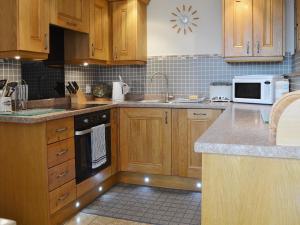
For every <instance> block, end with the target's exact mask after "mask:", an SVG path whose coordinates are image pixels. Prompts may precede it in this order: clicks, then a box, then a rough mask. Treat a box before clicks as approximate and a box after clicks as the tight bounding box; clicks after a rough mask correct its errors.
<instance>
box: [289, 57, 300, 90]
mask: <svg viewBox="0 0 300 225" xmlns="http://www.w3.org/2000/svg"><path fill="white" fill-rule="evenodd" d="M295 71H298V72H300V53H297V54H296V55H295V56H294V63H293V72H295ZM291 90H292V91H295V90H300V77H299V76H298V77H293V78H291Z"/></svg>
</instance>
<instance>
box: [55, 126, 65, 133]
mask: <svg viewBox="0 0 300 225" xmlns="http://www.w3.org/2000/svg"><path fill="white" fill-rule="evenodd" d="M67 130H68V128H67V127H64V128H59V129H56V133H62V132H65V131H67Z"/></svg>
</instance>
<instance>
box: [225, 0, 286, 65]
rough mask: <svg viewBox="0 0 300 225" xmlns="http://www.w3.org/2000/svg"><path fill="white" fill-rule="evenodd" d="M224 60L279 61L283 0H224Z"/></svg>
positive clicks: (282, 43) (281, 47)
mask: <svg viewBox="0 0 300 225" xmlns="http://www.w3.org/2000/svg"><path fill="white" fill-rule="evenodd" d="M223 10H224V29H223V30H224V57H225V61H228V62H234V61H237V62H238V61H282V60H283V55H284V32H285V31H284V27H285V25H284V1H283V0H265V1H261V0H238V1H237V0H224V1H223Z"/></svg>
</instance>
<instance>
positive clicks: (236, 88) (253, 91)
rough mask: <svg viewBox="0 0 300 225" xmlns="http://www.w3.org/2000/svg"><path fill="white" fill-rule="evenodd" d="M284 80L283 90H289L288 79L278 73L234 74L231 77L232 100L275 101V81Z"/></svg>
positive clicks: (269, 102)
mask: <svg viewBox="0 0 300 225" xmlns="http://www.w3.org/2000/svg"><path fill="white" fill-rule="evenodd" d="M279 81H280V82H286V84H287V85H284V87H285V90H284V91H283V90H282V85H281V90H280V93H282V94H284V93H287V92H289V81H288V80H286V79H284V78H283V77H282V76H279V75H250V76H236V77H234V79H233V88H232V89H233V95H232V96H233V101H234V102H242V103H257V104H270V105H272V104H273V103H274V102H275V101H276V97H278V96H276V88H278V85H276V83H277V82H279Z"/></svg>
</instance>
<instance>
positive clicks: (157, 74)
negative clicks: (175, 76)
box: [151, 72, 170, 102]
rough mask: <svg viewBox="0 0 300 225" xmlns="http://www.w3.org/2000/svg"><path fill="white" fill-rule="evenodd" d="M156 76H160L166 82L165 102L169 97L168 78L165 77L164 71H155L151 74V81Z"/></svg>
mask: <svg viewBox="0 0 300 225" xmlns="http://www.w3.org/2000/svg"><path fill="white" fill-rule="evenodd" d="M157 76H162V77H163V78H164V80H165V82H166V90H165V102H168V101H169V99H170V95H169V79H168V77H167V75H166V74H165V73H162V72H155V73H153V74H152V76H151V83H152V82H153V80H154V78H156V77H157Z"/></svg>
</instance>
